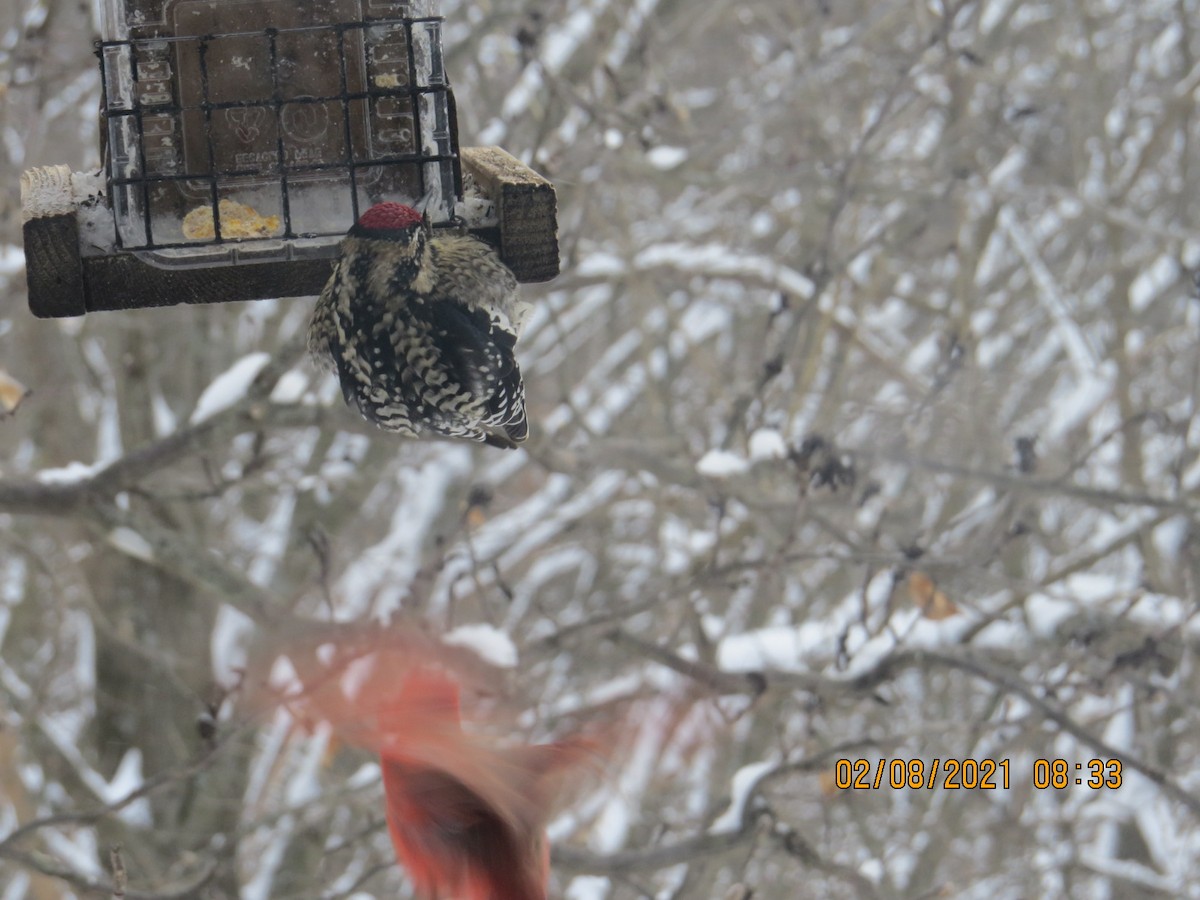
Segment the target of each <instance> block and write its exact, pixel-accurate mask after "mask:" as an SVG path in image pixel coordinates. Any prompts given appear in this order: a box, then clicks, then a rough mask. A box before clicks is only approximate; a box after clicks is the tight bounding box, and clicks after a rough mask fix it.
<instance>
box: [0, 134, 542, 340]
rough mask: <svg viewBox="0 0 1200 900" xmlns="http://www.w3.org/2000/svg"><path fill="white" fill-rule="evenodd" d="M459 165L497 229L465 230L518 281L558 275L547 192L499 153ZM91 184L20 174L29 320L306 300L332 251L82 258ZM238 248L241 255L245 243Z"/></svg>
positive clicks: (317, 288)
mask: <svg viewBox="0 0 1200 900" xmlns="http://www.w3.org/2000/svg"><path fill="white" fill-rule="evenodd" d="M462 166H463V169H464V170H465V171H467V172H469V173H470V175H471V176H472V178H474V180H475V183H476V185H477V186H478V187H479V188H480V189H481V191H482V193H483V194H484V195H485V196H486V197H487V198H488V199H489V200H490V201H491V202H492V203H493V204H494V206H495V210H496V214H497V218H498V219H499V224H498V225H496V226H492V227H484V228H472V229H471V232H472V233H473V234H475V235H476V236H477V237H479V238H480V239H482V240H485V241H487V242H488V243H490V244H492V245H493V246H495V247H496V248H497V250H498V251H499V253H500V258H501V259H503V260H504V262H505V263H506V264H507V265H508V267H509V268H510V269H512V271H513V274H514V275H516V276H517V280H518V281H521V282H524V283H531V282H539V281H549V280H550V279H552V278H554V277H555V276H556V275H557V274H558V268H559V263H558V218H557V206H556V198H555V193H554V185H553V184H551V183H550V182H549V181H547V180H546V179H545V178H543V177H542V176H540V175H538V174H537V173H536V172H534V171H533V170H531V169H530V168H528V167H527V166H526V165H524V163H522V162H521V161H520V160H518V159H516V157H514V156H511V155H510V154H508V153H506V152H505V151H503V150H501V149H500V148H499V147H467V148H464V149H463V150H462ZM90 177H92V176H89V175H85V174H81V173H72V172H71V171H70V169H69V168H68V167H67V166H45V167H42V168H38V169H30V170H28V171H26V172H25V173H24V175H22V176H21V206H22V220H23V223H24V238H25V271H26V279H27V281H28V284H29V308H30V310H31V311H32V312H33V314H34V315H35V316H38V317H41V318H58V317H64V316H82V315H84V314H85V313H89V312H97V311H99V310H118V309H142V308H144V307H150V306H174V305H175V304H178V303H225V302H229V301H233V300H262V299H266V298H268V297H309V296H314V295H316V294H319V293H320V292H321V289H322V288H324V287H325V282H326V281H327V280H328V279H329V272H330V267H331V264H332V260H333V258H334V257H335V256H336V254H337V247H336V245H335V244H334V243H333V242H331V244H330V246H329V249H328V258H324V259H294V260H290V261H284V260H279V261H271V262H259V263H242V264H240V265H233V264H223V265H217V266H209V267H204V268H164V267H161V266H156V265H153V264H151V263H149V262H146V261H144V260H143V259H140V258H139V257H137V256H135V255H134V254H133V253H130V252H127V251H113V252H111V253H107V254H102V255H85V254H84V253H83V252H82V250H81V245H80V226H79V216H80V207H81V203H82V202H83V201H82V200H81V198H80V191H79V189H78V185H77V182H78V181H80V180H83V179H87V178H90ZM108 215H110V214H109V213H108V211H107V209H105V210H104V216H108ZM245 246H246V247H247V249H249V248H250V246H251V243H250V242H247V243H246V244H245Z"/></svg>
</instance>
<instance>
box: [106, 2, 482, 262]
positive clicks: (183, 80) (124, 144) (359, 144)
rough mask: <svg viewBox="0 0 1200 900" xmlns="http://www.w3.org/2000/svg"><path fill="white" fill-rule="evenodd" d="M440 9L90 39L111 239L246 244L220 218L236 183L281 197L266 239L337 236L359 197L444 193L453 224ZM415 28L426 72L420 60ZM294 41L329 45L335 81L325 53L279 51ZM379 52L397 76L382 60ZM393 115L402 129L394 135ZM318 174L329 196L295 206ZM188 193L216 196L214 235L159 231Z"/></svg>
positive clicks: (150, 244)
mask: <svg viewBox="0 0 1200 900" xmlns="http://www.w3.org/2000/svg"><path fill="white" fill-rule="evenodd" d="M441 22H442V18H441V17H440V16H423V17H402V18H388V19H371V20H365V19H364V20H358V21H351V22H338V23H331V24H319V25H303V26H297V27H284V28H280V27H265V28H263V29H261V30H258V31H243V30H238V31H227V32H214V33H207V34H202V35H165V36H161V37H160V36H156V37H152V38H137V39H126V40H109V41H100V42H97V50H96V52H97V56H98V57H99V59H100V68H101V84H102V97H101V103H102V109H101V117H102V123H101V124H102V131H101V133H102V135H103V138H104V140H105V145H106V146H105V155H106V169H107V183H108V192H109V193H108V196H109V197H110V198H111V199H112V210H113V216H114V220H115V225H116V235H117V246H118V248H120V249H124V250H171V249H183V248H187V249H195V248H201V247H205V246H209V247H211V246H214V245H222V244H226V243H228V242H232V241H237V242H238V243H239V244H240V245H242V246H245V244H246V243H247V242H246V238H245V235H233V236H230V235H229V234H227V233H226V231H227V230H228V229H223V228H222V223H221V200H222V199H223V198H225V197H232V196H234V195H237V194H238V193H239V192H249V193H251V194H257V195H259V196H267V197H268V198H272V196H273V197H275V198H277V202H276V201H275V199H268V202H267V204H266V207H267V208H268V210H271V211H275V210H277V213H278V215H277V219H278V228H277V232H278V233H271V234H270V235H269V236H268V235H264V236H263V237H267V238H269V239H270V240H273V241H275V242H276V243H278V242H279V241H283V242H289V241H291V240H293V239H304V238H319V237H324V236H330V235H335V234H336V235H340V234H342V233H344V231H345V230H346V228H347V227H349V225H350V224H352V223H353V222H354V221H357V219H358V216H359V212H360V207H361V206H362V205H363V203H366V204H367V205H370V203H373V202H377V201H378V200H379V199H383V198H384V196H385V195H386V196H388V197H397V195H399V196H403V195H405V194H407V195H410V196H411V197H412V199H414V200H417V199H421V198H423V199H425V200H428V199H429V198H430V196H431V195H436V197H437V198H438V199H437V200H436V201H435V204H431V205H435V208H431V209H430V214H431V217H432V218H433V219H434V222H435V224H441V223H445V222H449V221H451V220H452V219H453V211H454V200H455V199H456V198H457V197H460V196H461V193H462V176H461V169H460V163H459V145H458V134H457V117H456V115H455V108H454V99H453V93H452V92H451V90H450V85H449V82H448V80H447V78H446V76H445V71H444V68H443V66H442V59H441V47H440V31H439V29H440V25H441ZM397 35H402V38H403V39H402V41H401V40H397ZM389 40H390V42H391V43H390V44H389V43H388V42H389ZM422 41H424V45H423V47H422V49H423V52H424V53H425V54H426V55H427V59H426V60H425V62H426V71H419V70H418V64H417V55H418V54H417V50H416V49H415V48H417V47H419V46H421V45H422ZM285 42H287V43H289V44H290V45H291V48H292V50H293V51H295V50H296V49H297V48H299V49H300V50H304V48H310V49H311V48H313V47H319V46H320V45H322V44H323V45H324V46H325V48H328V47H329V45H330V44H332V46H333V47H335V48H336V73H335V74H336V78H333V77H331V73H330V72H329V68H330V66H329V60H328V59H327V58H326V59H324V60H320V59H315V60H312V61H311V65H312V68H311V69H309V68H308V67H307V66H303V67H301V66H300V65H298V63H300V62H301V61H299V60H297V59H296V58H295V57H296V55H297V54H296V53H295V52H293V53H292V54H291V55H288V56H286V58H285V54H283V53H282V52H281V45H282V44H284V43H285ZM243 49H249V50H263V51H265V57H266V60H265V62H266V67H265V74H266V75H267V81H268V84H267V87H269V90H266V89H265V86H264V85H263V84H262V81H263V79H262V77H261V76H262V75H263V74H264V70H263V68H262V60H261V59H259V58H257V55H254V56H253V58H248V57H244V56H241V55H239V53H238V51H239V50H243ZM398 49H399V50H400V51H401V52H406V53H407V60H406V62H407V71H406V73H405V72H403V71H397V70H396V69H397V66H396V64H397V62H398V60H397V59H395V58H394V57H395V56H396V53H397V50H398ZM301 55H302V54H301ZM380 59H386V60H387V62H388V64H389V65H390V66H391V68H392V71H391V72H390V73H388V74H386V75H380V74H379V73H378V72H377V71H373V70H374V69H377V68H379V60H380ZM322 64H323V65H324V69H325V71H324V74H323V76H322V75H321V74H320V72H319V70H320V67H321V66H322ZM285 65H286V66H287V67H288V73H287V74H286V75H285V73H284V71H283V70H284V67H285ZM242 67H244V68H246V69H247V70H248V71H247V72H244V73H241V76H240V77H239V75H238V73H237V72H234V71H233V70H234V69H237V68H242ZM231 73H232V75H231ZM314 73H317V74H316V75H315V76H314ZM255 74H257V75H258V76H259V77H258V83H257V84H256V83H255V78H254V77H253V76H254V75H255ZM189 76H191V78H190V79H189ZM195 76H198V94H197V85H196V84H193V83H191V81H193V80H195ZM405 76H406V77H405ZM314 87H315V88H316V90H315V91H314V92H311V93H310V92H308V91H307V90H306V89H307V88H314ZM330 87H332V88H334V89H333V90H329V88H330ZM247 92H248V93H247ZM234 93H242V94H243V96H240V97H239V96H231V94H234ZM408 121H411V125H410V126H409V128H408V129H406V128H405V127H404V123H405V122H408ZM297 123H299V124H297ZM314 123H315V124H314ZM321 123H323V124H324V127H323V128H320V126H321ZM330 125H333V126H334V127H333V128H330V127H329V126H330ZM388 128H391V129H392V131H394V132H395V134H393V135H392V138H391V139H388V140H385V139H383V138H384V137H385V133H386V132H387V129H388ZM305 129H307V131H308V132H309V133H308V134H305V133H304V131H305ZM318 129H320V131H319V134H317V135H316V137H315V138H314V136H313V134H312V132H314V131H316V130H318ZM335 131H336V132H337V133H333V132H335ZM406 131H407V132H408V133H407V134H406ZM272 135H273V137H272ZM397 135H399V137H397ZM401 138H403V139H401ZM118 145H119V146H118ZM231 145H232V148H233V149H232V150H231V149H230V146H231ZM239 147H241V148H242V149H241V151H239V150H238V148H239ZM397 147H399V152H397ZM247 148H250V149H247ZM121 150H123V151H124V152H123V153H122V152H118V151H121ZM130 150H132V152H130ZM389 151H390V152H389ZM314 185H316V186H319V187H320V188H321V190H322V191H324V199H325V201H326V206H327V207H328V208H326V209H324V210H323V211H322V214H321V215H314V214H304V215H301V214H300V211H299V210H298V208H297V205H298V204H297V191H298V190H303V189H310V192H311V189H312V188H313V187H314ZM347 185H348V188H347ZM272 186H276V187H277V194H274V195H273V190H272ZM331 197H332V198H334V199H333V200H332V201H331V202H330V198H331ZM189 200H190V201H192V204H191V205H192V206H193V208H194V207H195V204H197V203H199V204H201V205H203V204H205V203H206V204H207V206H208V209H209V214H210V215H211V224H212V232H213V236H212V238H211V239H210V240H195V239H186V238H183V239H181V238H180V236H179V234H178V233H166V232H168V231H173V227H172V226H171V225H167V226H166V227H164V222H167V223H172V222H175V221H179V220H180V219H181V218H182V214H183V213H184V211H185V210H184V207H186V206H187V205H189V203H188V201H189ZM346 200H348V204H347V203H346V202H345V201H346ZM439 213H440V215H439ZM156 230H157V231H158V232H159V233H158V234H156ZM292 249H293V248H291V247H290V245H289V247H288V253H289V255H290V253H291V251H292Z"/></svg>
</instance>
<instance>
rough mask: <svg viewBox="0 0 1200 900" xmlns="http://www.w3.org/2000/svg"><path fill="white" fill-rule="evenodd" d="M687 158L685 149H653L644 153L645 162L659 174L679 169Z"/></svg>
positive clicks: (664, 147)
mask: <svg viewBox="0 0 1200 900" xmlns="http://www.w3.org/2000/svg"><path fill="white" fill-rule="evenodd" d="M687 158H688V152H687V148H686V147H666V146H663V147H653V148H651V149H650V150H648V151H647V152H646V162H648V163H650V165H651V166H653V167H654V168H656V169H658V170H659V171H660V172H665V171H668V170H670V169H677V168H679V166H681V165H683V163H684V162H686V161H687Z"/></svg>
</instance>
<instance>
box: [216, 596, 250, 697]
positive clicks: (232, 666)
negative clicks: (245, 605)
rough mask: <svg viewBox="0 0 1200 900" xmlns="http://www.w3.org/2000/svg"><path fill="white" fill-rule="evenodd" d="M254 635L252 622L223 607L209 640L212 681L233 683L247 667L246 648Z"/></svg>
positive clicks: (239, 613)
mask: <svg viewBox="0 0 1200 900" xmlns="http://www.w3.org/2000/svg"><path fill="white" fill-rule="evenodd" d="M253 633H254V621H253V620H252V619H251V618H250V617H249V616H247V615H246V614H245V613H243V612H240V611H239V610H236V609H234V608H233V607H232V606H230V605H229V604H228V603H222V604H221V606H220V608H219V609H218V610H217V618H216V622H214V623H213V630H212V637H211V638H210V640H209V647H210V650H209V654H210V656H211V658H212V672H213V679H214V680H215V681H216V682H217V683H218V684H226V685H231V684H234V683H236V681H237V679H238V672H239V671H243V670H244V669H245V666H246V647H247V645H248V644H249V640H250V637H251V635H252V634H253Z"/></svg>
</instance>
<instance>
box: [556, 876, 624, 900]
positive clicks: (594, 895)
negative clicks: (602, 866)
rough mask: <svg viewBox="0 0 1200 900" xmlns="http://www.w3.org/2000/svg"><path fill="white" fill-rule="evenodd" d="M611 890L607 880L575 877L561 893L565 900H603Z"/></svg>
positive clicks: (598, 877)
mask: <svg viewBox="0 0 1200 900" xmlns="http://www.w3.org/2000/svg"><path fill="white" fill-rule="evenodd" d="M611 889H612V885H611V884H610V882H609V880H608V879H607V878H601V877H600V876H599V875H576V876H575V877H574V878H572V879H571V883H570V884H568V885H567V889H566V890H565V891H564V892H563V897H565V898H566V900H604V898H605V897H607V896H608V892H609V891H610V890H611Z"/></svg>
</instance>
